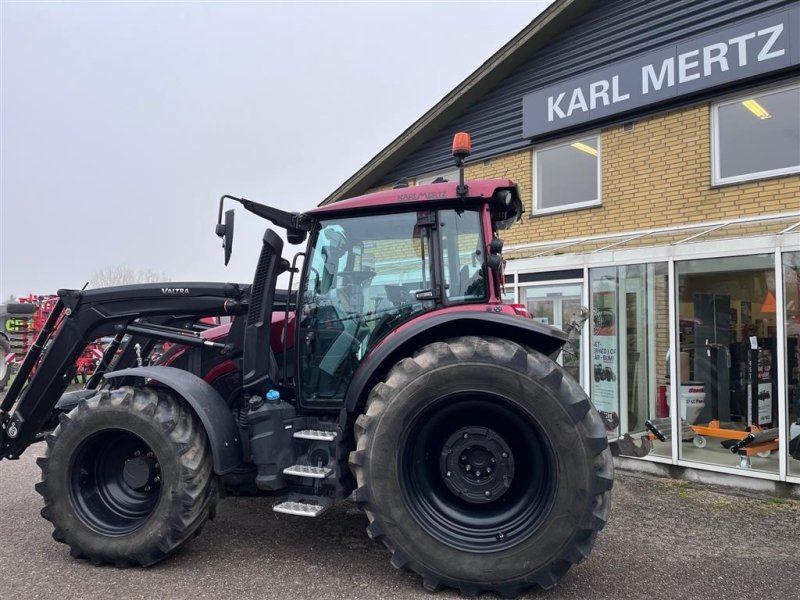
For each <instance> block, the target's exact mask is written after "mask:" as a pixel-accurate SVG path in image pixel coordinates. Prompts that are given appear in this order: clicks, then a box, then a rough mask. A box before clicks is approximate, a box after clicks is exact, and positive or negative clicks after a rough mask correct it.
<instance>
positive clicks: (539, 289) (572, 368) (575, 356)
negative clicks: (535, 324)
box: [520, 283, 583, 384]
mask: <svg viewBox="0 0 800 600" xmlns="http://www.w3.org/2000/svg"><path fill="white" fill-rule="evenodd" d="M582 292H583V284H581V283H574V284H560V283H557V284H545V285H536V286H527V287H523V288H520V303H521V304H524V305H525V307H526V308H527V309H528V312H529V313H530V314H531V316H532V317H533V319H534V320H536V321H539V322H540V323H544V324H546V325H555V326H556V327H560V328H561V329H564V328H565V327H566V326H567V324H568V323H569V322H570V319H572V317H573V315H576V314H580V312H581V306H582V303H581V294H582ZM558 362H559V364H561V365H562V366H563V367H564V368H565V369H566V370H567V372H568V373H569V374H570V375H572V376H573V377H574V378H575V379H576V380H578V381H580V382H581V384H583V381H582V377H581V368H580V366H581V357H580V346H578V347H577V348H575V351H574V352H562V353H561V355H560V356H559V357H558Z"/></svg>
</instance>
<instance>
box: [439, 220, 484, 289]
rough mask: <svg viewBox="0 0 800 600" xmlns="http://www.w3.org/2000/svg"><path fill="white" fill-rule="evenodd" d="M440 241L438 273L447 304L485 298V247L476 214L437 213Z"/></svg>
mask: <svg viewBox="0 0 800 600" xmlns="http://www.w3.org/2000/svg"><path fill="white" fill-rule="evenodd" d="M439 225H440V231H441V233H440V236H441V240H442V273H443V274H444V284H445V296H446V297H447V301H448V302H449V303H454V302H475V301H478V300H483V299H485V298H486V292H487V290H488V286H487V284H486V269H485V267H484V262H485V261H484V254H485V249H486V246H485V244H484V242H483V235H482V233H481V219H480V213H479V212H478V211H477V210H442V211H440V212H439Z"/></svg>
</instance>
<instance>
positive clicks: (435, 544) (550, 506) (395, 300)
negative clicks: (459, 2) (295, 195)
mask: <svg viewBox="0 0 800 600" xmlns="http://www.w3.org/2000/svg"><path fill="white" fill-rule="evenodd" d="M453 150H454V156H455V157H456V162H457V164H458V165H459V167H460V176H459V181H457V182H443V183H434V184H430V185H424V186H418V187H413V188H411V187H404V188H398V189H392V190H388V191H383V192H378V193H374V194H370V195H366V196H362V197H359V198H353V199H349V200H344V201H341V202H337V203H334V204H329V205H325V206H321V207H319V208H315V209H313V210H310V211H308V212H304V213H291V212H286V211H283V210H280V209H277V208H274V207H270V206H266V205H263V204H259V203H257V202H253V201H251V200H247V199H244V198H234V197H231V196H223V198H222V199H221V200H220V207H219V222H218V224H217V228H216V233H217V234H218V235H219V236H220V237H221V238H222V241H223V248H224V252H225V262H226V264H227V262H228V260H229V258H230V256H231V249H232V243H233V232H234V220H233V211H232V210H228V211H227V212H225V213H224V217H223V208H224V207H223V205H224V202H225V201H226V200H227V201H233V202H238V203H240V204H242V205H243V206H244V208H245V209H247V210H248V211H250V212H251V213H254V214H256V215H258V216H259V217H262V218H264V219H265V220H268V221H270V222H271V223H272V224H274V225H275V226H277V227H280V228H282V229H284V230H285V235H286V239H287V240H288V242H289V243H290V244H302V243H304V242H306V241H307V247H306V249H305V250H303V251H300V252H298V253H296V254H295V255H294V256H293V258H292V260H287V259H286V258H283V256H282V252H283V246H284V243H283V241H282V240H281V238H280V237H279V236H278V235H277V234H276V233H275V232H274V231H272V230H271V229H267V230H266V232H265V234H264V237H263V246H262V250H261V253H260V256H259V258H258V264H257V267H256V271H255V276H254V278H253V282H252V283H251V284H248V285H244V284H225V283H168V284H166V283H165V284H143V285H131V286H122V287H112V288H102V289H96V290H86V291H77V290H61V291H59V301H58V304H57V306H56V308H55V310H54V311H53V312H52V314H51V315H50V318H49V319H48V322H47V323H46V324H45V326H44V328H43V330H42V332H41V334H40V336H39V338H38V340H37V343H36V344H35V346H34V347H33V348H32V349H31V350H30V352H29V353H28V355H27V356H26V358H25V360H24V362H23V364H22V365H21V367H20V372H19V373H18V376H17V377H16V379H15V380H14V382H13V383H12V385H11V387H10V388H9V391H8V394H7V395H6V397H5V399H4V400H3V402H2V404H1V405H0V409H1V412H0V422H1V427H0V452H1V453H2V457H3V458H7V459H16V458H18V457H19V456H20V454H21V453H22V452H24V451H25V449H26V448H27V447H28V446H29V445H31V444H32V443H33V442H35V441H38V440H43V441H45V442H46V449H45V452H44V456H42V457H41V458H39V459H38V464H39V466H40V467H41V470H42V480H41V482H40V483H38V484H37V485H36V489H37V491H38V492H39V493H40V494H41V495H42V496H43V498H44V508H43V509H42V516H44V518H46V519H47V520H49V521H50V522H51V523H52V525H53V537H54V538H55V539H56V540H57V541H59V542H62V543H64V544H67V545H68V546H69V547H70V550H71V553H72V555H73V556H75V557H80V558H86V559H89V560H90V561H92V562H93V563H96V564H113V565H116V566H134V565H142V566H148V565H152V564H154V563H156V562H158V561H160V560H161V559H163V558H165V557H166V556H168V555H170V554H171V553H173V552H175V551H176V550H177V549H178V548H179V547H180V546H181V545H182V544H183V543H185V542H186V541H187V540H189V539H190V538H192V537H193V536H194V535H196V534H197V533H198V532H199V531H200V528H201V526H202V525H203V524H204V522H205V521H206V520H207V519H209V518H211V517H212V516H213V515H214V511H215V505H216V503H217V501H218V499H219V498H220V497H222V496H223V495H225V493H226V492H228V493H231V492H232V493H249V494H258V495H263V496H264V497H265V498H266V500H267V501H268V502H270V503H272V505H273V510H274V511H275V512H277V513H282V514H286V515H296V516H298V517H311V518H313V517H319V516H320V515H321V514H322V513H323V512H324V511H325V510H326V509H327V508H328V507H330V506H331V505H332V504H333V503H335V502H337V501H339V500H345V499H350V500H352V501H354V502H356V503H357V504H358V505H360V506H361V507H362V508H363V510H364V512H365V513H366V516H367V518H368V521H369V525H368V527H367V534H368V535H369V536H370V537H371V538H373V539H376V540H380V541H381V542H382V543H383V544H384V545H385V546H386V547H387V548H388V549H389V551H390V552H391V555H392V558H391V564H392V565H393V566H395V567H397V568H407V569H411V570H413V571H415V572H417V573H419V574H420V575H421V576H422V580H423V585H424V586H425V588H426V589H428V590H437V589H440V588H442V587H453V588H456V589H458V590H460V591H461V593H463V594H464V595H475V594H478V593H481V592H484V591H491V592H495V593H498V594H500V595H502V596H504V597H514V596H516V595H518V594H520V593H521V592H523V591H524V590H526V589H528V588H530V587H532V586H540V587H543V588H547V587H550V586H552V585H553V584H555V583H556V582H557V581H558V580H559V578H560V577H561V576H562V575H563V574H564V573H565V572H566V571H567V570H568V569H569V567H570V566H571V565H573V564H575V563H579V562H581V561H582V560H584V559H585V558H586V557H587V556H588V555H589V553H590V552H591V549H592V546H593V544H594V541H595V537H596V535H597V532H598V531H599V530H600V529H602V528H603V526H604V525H605V523H606V520H607V517H608V511H609V504H610V490H611V486H612V480H613V467H612V460H611V453H610V451H609V449H608V443H607V439H606V433H605V428H604V427H603V423H602V420H601V418H600V416H599V415H598V413H597V412H596V411H595V409H594V408H593V407H592V405H591V403H590V401H589V399H588V397H587V396H586V394H585V393H584V392H583V390H582V389H581V388H580V387H579V385H578V384H577V383H576V382H575V381H574V380H573V379H572V378H571V377H569V376H568V375H567V374H566V373H565V372H564V371H563V370H562V368H561V367H560V366H559V365H558V364H557V363H556V362H555V359H556V357H557V356H558V354H559V352H560V351H561V349H562V347H563V346H564V344H565V343H566V342H567V334H566V333H565V332H563V331H561V330H559V329H555V328H552V327H549V326H546V325H543V324H540V323H538V322H536V321H535V320H533V319H531V318H530V315H528V314H527V312H526V311H525V310H524V308H522V307H520V306H515V305H508V304H504V303H503V302H502V299H501V293H502V285H503V258H502V254H501V252H502V247H503V244H502V241H501V240H500V238H499V237H498V235H499V233H500V232H501V231H503V230H504V229H506V228H508V227H510V226H511V225H512V224H513V223H514V222H516V221H517V220H518V219H519V218H520V216H521V214H522V210H523V209H522V203H521V200H520V197H519V194H518V191H517V188H516V186H515V185H514V184H513V183H512V182H511V181H508V180H503V179H496V180H487V181H468V182H465V181H464V173H463V160H464V158H465V157H466V156H467V155H468V154H469V150H470V142H469V137H468V136H467V135H466V134H458V135H457V136H456V139H455V141H454V144H453ZM287 271H288V272H289V273H288V275H289V279H290V283H289V290H293V289H294V288H295V287H297V291H296V292H291V291H290V292H276V287H277V286H276V282H277V279H278V276H279V275H280V274H281V273H284V272H287ZM296 279H299V286H295V285H293V284H294V283H295V280H296ZM225 315H228V316H232V317H233V320H232V323H231V324H230V325H227V326H225V331H224V336H220V335H219V334H217V335H213V333H212V332H213V331H215V330H211V331H197V330H195V329H193V328H192V324H193V323H194V322H195V321H197V320H198V319H199V317H208V316H225ZM100 337H111V338H113V342H111V344H110V345H109V347H108V349H107V350H106V352H105V355H104V357H103V360H102V361H101V364H100V366H99V367H98V370H97V372H96V373H95V375H94V376H93V377H92V378H91V379H90V381H89V383H88V384H87V386H86V389H84V390H79V391H77V392H70V393H67V394H64V392H65V389H66V385H67V383H68V382H69V381H70V379H71V376H70V375H71V372H72V371H73V369H74V363H75V361H76V359H77V358H78V356H80V353H81V351H82V350H83V348H84V346H85V345H86V344H88V343H90V342H92V341H93V340H96V339H98V338H100ZM164 341H167V342H170V343H172V344H173V349H176V350H174V351H172V352H171V353H170V352H168V353H167V355H165V356H163V357H162V359H161V360H160V361H159V363H160V364H147V362H146V361H143V360H142V358H141V357H142V353H144V354H146V353H147V352H148V348H151V347H152V344H154V343H157V342H164ZM148 344H149V346H148ZM133 348H137V349H136V351H135V352H134V350H133ZM168 355H169V356H168ZM165 365H170V366H165ZM34 367H35V372H33V374H32V375H31V373H32V371H34ZM123 367H125V368H123ZM127 367H130V368H127Z"/></svg>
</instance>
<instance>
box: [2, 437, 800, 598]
mask: <svg viewBox="0 0 800 600" xmlns="http://www.w3.org/2000/svg"><path fill="white" fill-rule="evenodd" d="M42 452H43V447H42V445H41V444H37V445H35V446H32V447H31V448H29V449H28V451H27V452H26V453H25V454H24V455H23V456H22V458H21V459H20V460H17V461H5V460H4V461H2V462H1V463H0V598H9V599H11V598H14V599H27V598H43V599H44V598H46V599H48V600H52V599H53V598H59V599H65V598H82V599H84V598H85V599H90V598H111V597H113V598H193V599H194V598H242V599H244V598H259V599H270V598H280V599H287V598H296V599H305V598H308V599H312V598H313V599H315V600H320V599H326V598H357V599H367V598H401V599H411V598H426V599H430V598H433V597H436V598H438V599H442V600H444V599H448V598H457V597H458V595H457V594H456V593H455V592H453V591H450V590H448V591H443V592H439V593H438V594H435V596H434V595H431V594H429V593H428V592H426V591H425V590H424V589H423V588H422V584H421V580H420V579H419V577H417V576H416V575H414V574H413V573H407V572H402V571H397V570H395V569H394V568H393V567H391V566H390V565H389V554H388V552H387V551H386V550H385V549H384V548H383V547H382V546H381V545H380V544H378V543H376V542H373V541H371V540H370V539H369V538H368V537H367V535H366V532H365V527H366V524H367V521H366V518H365V517H364V516H363V515H362V514H361V512H360V511H359V509H358V508H357V507H356V506H355V505H352V504H350V503H342V504H340V505H338V506H336V507H334V508H332V509H331V510H329V511H328V512H326V513H325V514H324V515H322V516H321V517H319V518H317V519H307V518H303V517H292V516H287V515H276V514H275V513H273V512H272V511H271V509H270V500H269V499H264V498H226V499H224V500H222V501H221V502H220V504H219V507H218V511H217V517H216V519H215V520H214V521H211V522H210V523H208V524H207V525H206V527H205V528H204V530H203V532H202V534H201V535H200V537H198V538H196V539H195V540H193V541H191V542H190V543H188V544H187V545H186V546H184V548H183V549H182V550H180V551H179V552H178V553H177V554H176V555H174V556H172V557H171V558H169V559H167V560H166V561H164V562H162V563H160V564H159V565H156V566H154V567H151V568H148V569H126V570H120V569H116V568H114V567H95V566H92V565H91V564H89V563H87V562H86V561H82V560H76V559H73V558H72V557H70V555H69V551H68V549H67V547H66V546H64V545H62V544H59V543H57V542H55V541H54V540H53V539H52V538H51V537H50V533H51V528H50V523H48V522H47V521H45V520H44V519H42V518H41V517H40V516H39V510H40V508H41V506H42V501H41V498H40V497H39V495H38V494H36V492H35V491H34V489H33V486H34V484H35V483H36V481H38V477H39V469H38V467H37V466H36V464H35V458H36V456H38V455H39V454H41V453H42ZM798 590H800V502H797V501H794V500H783V499H772V498H758V497H748V496H742V495H736V494H732V493H730V492H729V491H727V490H720V489H716V488H711V487H705V486H699V485H696V484H688V483H686V482H676V481H672V480H663V479H653V478H646V477H643V476H638V475H637V476H634V475H631V474H619V473H618V475H617V480H616V483H615V487H614V492H613V507H612V513H611V519H610V521H609V524H608V526H607V527H606V529H605V530H604V531H603V532H602V533H601V534H600V537H599V538H598V542H597V545H596V546H595V550H594V553H593V554H592V556H591V557H590V558H589V559H588V560H587V561H586V562H584V563H583V564H581V565H578V566H577V567H574V568H573V569H572V570H570V572H569V573H568V574H567V576H566V577H565V578H564V579H563V580H562V581H561V583H560V584H559V585H558V586H557V587H556V588H554V589H552V590H549V591H544V592H542V591H538V592H530V593H529V594H528V595H527V596H526V597H529V598H542V599H546V600H557V599H562V598H563V599H567V598H569V599H580V598H587V599H592V600H597V599H604V598H609V599H611V598H613V599H622V598H637V599H639V598H645V597H655V598H659V597H661V598H663V597H669V598H704V599H706V598H725V599H726V600H733V599H736V598H743V599H744V598H748V599H752V598H760V599H765V598H786V599H788V598H797V597H798V595H799V594H798ZM487 597H492V596H487Z"/></svg>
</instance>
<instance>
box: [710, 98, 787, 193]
mask: <svg viewBox="0 0 800 600" xmlns="http://www.w3.org/2000/svg"><path fill="white" fill-rule="evenodd" d="M712 114H713V135H714V160H713V163H714V168H713V171H714V173H713V182H714V184H724V183H734V182H738V181H747V180H750V179H759V178H762V177H773V176H776V175H786V174H789V173H797V172H800V86H794V87H790V88H784V89H780V90H773V91H768V92H761V93H754V94H749V95H747V96H742V97H740V98H737V99H736V100H729V101H726V102H720V103H719V104H715V105H714V107H713V111H712Z"/></svg>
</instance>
